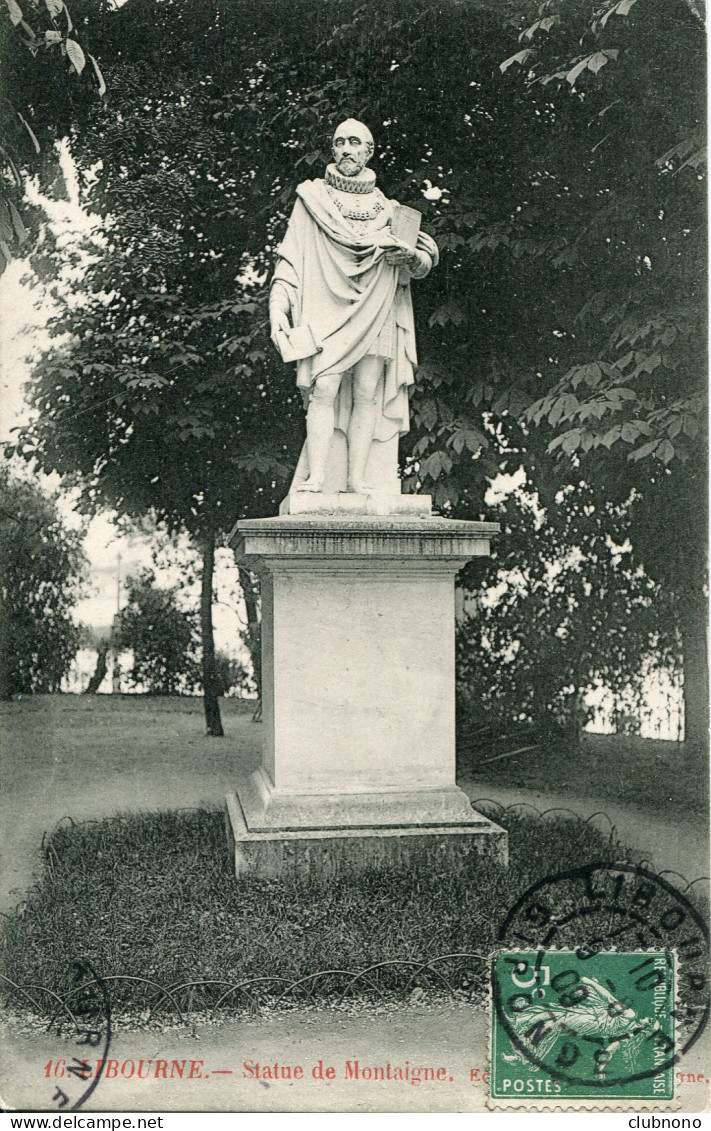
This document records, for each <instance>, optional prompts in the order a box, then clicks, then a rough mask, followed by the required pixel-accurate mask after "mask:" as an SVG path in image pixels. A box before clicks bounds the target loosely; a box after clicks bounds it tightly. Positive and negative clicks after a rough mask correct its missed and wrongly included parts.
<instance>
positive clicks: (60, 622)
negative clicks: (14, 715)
mask: <svg viewBox="0 0 711 1131" xmlns="http://www.w3.org/2000/svg"><path fill="white" fill-rule="evenodd" d="M0 523H1V524H2V539H0V596H1V597H2V601H1V602H0V641H1V644H0V696H1V697H2V698H3V699H9V698H12V697H13V696H15V695H32V694H47V693H50V692H53V691H59V690H60V688H61V684H62V680H63V679H64V677H65V676H66V675H67V673H68V671H69V668H70V666H71V663H72V661H73V659H74V657H75V655H76V652H77V649H78V647H79V637H80V630H79V628H78V626H77V625H76V624H75V623H74V621H73V619H72V615H71V613H72V609H73V608H74V606H75V604H76V602H77V600H78V598H79V596H80V594H81V588H82V581H83V575H84V565H85V561H84V556H83V554H82V550H81V535H80V533H79V532H77V531H72V530H68V529H67V527H66V526H65V524H64V522H63V521H62V519H61V517H60V514H59V511H58V510H57V498H56V496H49V495H46V494H44V493H43V492H42V491H40V490H39V489H38V488H37V487H36V486H35V485H34V484H32V483H28V482H26V481H24V480H20V479H16V478H14V477H13V476H12V475H11V473H10V472H9V470H8V469H7V467H2V468H0Z"/></svg>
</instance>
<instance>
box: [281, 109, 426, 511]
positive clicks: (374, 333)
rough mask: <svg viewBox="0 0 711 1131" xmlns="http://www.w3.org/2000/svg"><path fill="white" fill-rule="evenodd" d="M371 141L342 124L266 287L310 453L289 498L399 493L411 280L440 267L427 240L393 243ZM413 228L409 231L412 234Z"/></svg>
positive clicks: (411, 342)
mask: <svg viewBox="0 0 711 1131" xmlns="http://www.w3.org/2000/svg"><path fill="white" fill-rule="evenodd" d="M372 154H373V138H372V135H371V133H370V130H369V129H368V128H367V126H364V125H363V123H362V122H357V121H354V120H353V119H348V121H346V122H343V124H342V125H340V126H339V127H338V129H337V130H336V132H335V133H334V135H333V164H330V165H328V167H327V169H326V175H325V177H324V178H323V179H321V178H318V179H316V180H312V181H304V182H303V183H302V184H300V185H299V186H298V188H297V190H296V193H297V200H296V203H295V205H294V210H293V212H292V215H291V218H290V220H289V225H288V227H287V231H286V235H285V237H284V240H283V241H282V243H281V245H280V247H279V249H278V253H277V265H276V269H275V272H274V278H273V280H272V285H271V293H270V298H269V314H270V323H271V336H272V341H273V342H274V344H275V346H276V347H277V349H279V350H280V352H281V354H282V357H283V358H284V360H295V361H296V362H297V385H298V387H299V388H300V389H301V392H302V395H303V396H304V402H305V404H306V406H307V414H306V444H305V445H304V450H303V451H302V454H301V459H300V460H299V464H298V466H297V469H296V474H295V476H294V482H293V484H292V487H291V490H292V491H311V492H337V491H344V490H345V491H349V492H356V493H358V494H371V493H373V492H381V493H384V494H388V493H390V494H393V493H399V491H400V485H399V479H398V474H397V445H398V437H399V435H400V433H402V432H406V431H407V430H408V427H409V407H408V386H409V385H411V384H412V383H413V381H414V367H415V365H416V364H417V355H416V352H415V326H414V319H413V313H412V298H411V295H410V280H411V279H413V278H414V279H421V278H423V277H424V276H425V275H427V274H428V272H429V271H430V269H431V268H432V266H433V265H435V264H436V263H437V261H438V259H439V254H438V251H437V245H436V244H435V242H434V240H433V239H432V238H431V237H430V236H428V235H425V234H424V233H423V232H419V231H417V232H416V236H415V235H413V234H412V229H411V232H410V240H409V242H408V241H407V240H405V239H402V238H398V237H397V236H395V235H394V234H393V231H392V226H393V220H394V218H395V219H396V220H397V223H396V225H395V226H396V228H398V229H399V230H402V226H401V225H400V221H401V220H403V222H404V223H405V224H407V218H406V217H405V214H408V215H409V219H410V221H412V218H413V216H414V217H415V220H418V219H419V217H417V216H416V215H415V214H414V213H413V212H412V210H409V209H402V208H401V207H400V206H399V205H398V203H397V201H395V200H389V199H388V198H387V197H386V196H384V194H383V193H382V192H381V191H380V189H379V188H377V187H376V184H375V179H376V178H375V173H374V172H373V171H372V170H370V169H368V167H367V166H368V162H369V160H370V158H371V157H372ZM415 228H417V225H415Z"/></svg>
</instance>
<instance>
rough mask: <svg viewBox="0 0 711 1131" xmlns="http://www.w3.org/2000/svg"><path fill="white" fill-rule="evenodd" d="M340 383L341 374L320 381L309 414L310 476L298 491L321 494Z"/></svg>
mask: <svg viewBox="0 0 711 1131" xmlns="http://www.w3.org/2000/svg"><path fill="white" fill-rule="evenodd" d="M340 384H341V374H340V373H334V374H332V375H331V376H329V377H319V378H317V380H316V382H315V384H314V386H313V388H312V390H311V397H310V399H309V407H308V411H307V413H306V453H307V455H308V459H309V477H308V479H306V480H305V482H304V483H302V484H301V485H300V486H299V487H298V488H297V490H299V491H322V490H323V480H324V476H325V474H326V460H327V459H328V449H329V448H330V446H331V440H332V438H333V427H334V412H333V406H334V403H335V400H336V397H337V395H338V389H339V386H340Z"/></svg>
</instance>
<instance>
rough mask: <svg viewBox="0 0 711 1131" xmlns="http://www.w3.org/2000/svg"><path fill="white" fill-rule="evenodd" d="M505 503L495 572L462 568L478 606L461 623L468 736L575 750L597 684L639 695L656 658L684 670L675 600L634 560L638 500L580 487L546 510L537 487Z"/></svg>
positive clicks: (461, 685)
mask: <svg viewBox="0 0 711 1131" xmlns="http://www.w3.org/2000/svg"><path fill="white" fill-rule="evenodd" d="M498 511H499V513H498V514H496V515H495V517H496V518H497V519H499V520H500V521H501V524H502V534H501V538H500V539H497V540H496V541H495V543H494V547H493V551H492V559H493V561H492V565H493V567H494V571H495V572H494V574H493V576H491V575H490V574H487V577H486V579H485V580H482V577H481V571H480V570H479V569H477V567H476V566H469V567H467V569H466V570H465V572H464V584H465V585H466V584H467V582H468V583H469V589H470V594H471V595H473V597H474V599H475V603H476V611H475V613H474V615H472V616H470V617H468V618H467V619H465V621H464V622H463V624H462V626H461V628H460V630H459V639H458V646H459V665H458V689H459V699H460V708H461V723H462V734H463V737H464V738H465V740H466V735H467V733H469V734H471V733H472V732H474V733H475V734H477V735H478V736H479V737H478V741H476V742H475V743H474V745H475V746H476V745H478V746H479V748H481V746H482V745H484V742H483V740H482V737H481V736H482V734H483V733H484V732H486V733H487V734H488V735H489V740H490V739H491V738H492V737H493V738H494V739H495V740H496V739H499V738H500V737H502V736H504V735H506V734H508V735H509V736H510V737H511V736H517V735H518V736H521V734H525V736H526V741H528V742H532V743H534V744H540V743H551V742H556V741H563V742H564V743H565V746H566V747H567V748H568V749H573V750H575V749H577V748H578V747H579V743H580V737H581V733H582V729H583V727H584V725H585V723H586V722H588V721H589V720H590V718H591V717H592V715H593V712H594V708H593V707H592V706H591V705H590V704H589V702H588V700H587V693H588V692H589V691H591V690H593V689H595V688H606V689H609V690H610V691H612V693H613V695H616V696H621V694H622V693H626V697H627V698H628V699H629V697H630V695H636V697H637V699H638V700H641V698H642V695H643V683H644V678H645V677H646V676H647V675H648V673H649V671H650V670H651V668H650V664H651V665H652V666H654V667H656V668H659V669H664V670H666V671H671V672H675V669H676V662H677V654H678V642H677V640H676V636H675V631H674V624H673V618H672V617H670V616H669V610H668V608H667V607H666V606H667V604H668V601H669V597H668V596H667V595H665V594H664V592H663V591H662V590H661V589H660V587H659V586H658V585H655V583H654V582H653V581H652V580H651V579H650V578H649V577H648V576H647V575H646V574H645V572H644V570H643V569H642V568H640V565H639V563H638V562H637V561H636V560H635V556H634V553H633V551H632V547H631V544H630V542H629V534H630V530H631V528H632V521H631V512H632V503H631V502H628V504H627V505H626V506H619V505H616V504H613V503H611V502H610V501H609V500H608V499H607V498H606V497H605V495H604V493H603V492H601V491H600V490H595V489H594V488H593V487H592V486H591V485H589V484H584V483H583V484H578V485H575V484H570V485H567V486H565V487H562V488H560V489H559V491H558V493H557V496H556V498H555V500H554V502H553V504H552V505H551V506H550V507H548V508H543V507H542V506H541V504H540V499H538V498H537V497H536V495H535V494H533V493H531V491H530V489H529V490H528V491H525V490H524V491H522V492H516V493H515V494H512V495H510V496H509V497H508V499H507V500H506V501H505V502H504V503H502V504H500V505H499V507H498ZM492 517H494V516H492ZM644 657H647V658H648V663H647V665H646V666H644V665H643V664H642V663H641V660H642V658H644ZM513 742H514V744H515V742H516V738H515V737H514V738H513Z"/></svg>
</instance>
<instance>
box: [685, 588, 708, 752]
mask: <svg viewBox="0 0 711 1131" xmlns="http://www.w3.org/2000/svg"><path fill="white" fill-rule="evenodd" d="M679 607H680V628H681V649H682V656H683V662H684V742H685V745H686V747H687V749H688V750H689V751H691V750H692V749H693V750H696V749H698V750H699V751H700V752H703V751H705V750H706V747H707V744H708V740H709V698H708V645H707V639H706V623H707V616H708V609H707V602H706V598H705V597H704V594H703V592H702V591H701V590H700V589H695V590H694V591H693V592H687V593H686V594H685V597H684V599H683V600H682V601H680V606H679Z"/></svg>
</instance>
